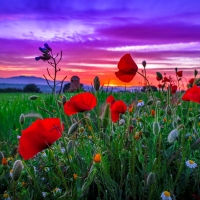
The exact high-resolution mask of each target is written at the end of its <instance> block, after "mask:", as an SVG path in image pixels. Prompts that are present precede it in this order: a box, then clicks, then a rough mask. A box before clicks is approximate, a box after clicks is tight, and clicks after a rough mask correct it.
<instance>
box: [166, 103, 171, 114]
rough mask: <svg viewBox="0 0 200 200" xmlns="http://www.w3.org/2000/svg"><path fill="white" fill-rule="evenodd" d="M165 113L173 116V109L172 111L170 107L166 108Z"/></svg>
mask: <svg viewBox="0 0 200 200" xmlns="http://www.w3.org/2000/svg"><path fill="white" fill-rule="evenodd" d="M165 113H166V114H167V115H171V114H172V109H171V107H170V106H169V105H168V106H167V107H166V108H165Z"/></svg>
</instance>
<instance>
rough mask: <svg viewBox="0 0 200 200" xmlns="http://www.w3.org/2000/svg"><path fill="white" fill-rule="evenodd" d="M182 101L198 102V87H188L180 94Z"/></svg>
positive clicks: (199, 90) (199, 97) (199, 99)
mask: <svg viewBox="0 0 200 200" xmlns="http://www.w3.org/2000/svg"><path fill="white" fill-rule="evenodd" d="M182 100H183V101H192V102H196V103H199V104H200V88H199V87H197V85H194V86H193V87H191V88H189V89H188V90H187V91H186V92H185V94H184V95H183V96H182Z"/></svg>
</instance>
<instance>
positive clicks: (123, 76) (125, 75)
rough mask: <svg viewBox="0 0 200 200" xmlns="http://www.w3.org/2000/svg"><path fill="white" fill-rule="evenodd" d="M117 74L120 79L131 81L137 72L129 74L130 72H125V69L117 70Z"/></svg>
mask: <svg viewBox="0 0 200 200" xmlns="http://www.w3.org/2000/svg"><path fill="white" fill-rule="evenodd" d="M115 75H116V76H117V78H118V79H119V80H120V81H123V82H126V83H129V82H130V81H132V80H133V78H134V76H135V75H136V73H134V74H128V73H125V72H123V71H118V72H115Z"/></svg>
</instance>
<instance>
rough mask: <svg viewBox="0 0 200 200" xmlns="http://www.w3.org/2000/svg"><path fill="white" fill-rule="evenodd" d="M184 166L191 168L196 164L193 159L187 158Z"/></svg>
mask: <svg viewBox="0 0 200 200" xmlns="http://www.w3.org/2000/svg"><path fill="white" fill-rule="evenodd" d="M185 164H186V166H187V167H189V168H190V169H191V168H195V167H197V164H196V163H195V162H194V161H193V160H188V161H186V162H185Z"/></svg>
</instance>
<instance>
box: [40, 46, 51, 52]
mask: <svg viewBox="0 0 200 200" xmlns="http://www.w3.org/2000/svg"><path fill="white" fill-rule="evenodd" d="M39 50H40V51H41V52H42V53H48V52H49V50H48V49H46V48H42V47H39Z"/></svg>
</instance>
